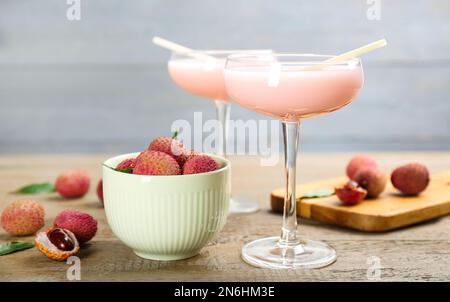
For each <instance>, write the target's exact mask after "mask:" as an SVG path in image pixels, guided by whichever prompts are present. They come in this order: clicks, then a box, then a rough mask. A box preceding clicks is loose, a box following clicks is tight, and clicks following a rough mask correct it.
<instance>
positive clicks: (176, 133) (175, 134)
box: [172, 130, 178, 139]
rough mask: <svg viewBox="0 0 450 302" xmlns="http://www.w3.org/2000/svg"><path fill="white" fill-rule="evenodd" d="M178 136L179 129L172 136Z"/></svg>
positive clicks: (175, 137)
mask: <svg viewBox="0 0 450 302" xmlns="http://www.w3.org/2000/svg"><path fill="white" fill-rule="evenodd" d="M177 136H178V130H177V131H175V132H174V133H173V134H172V138H173V139H177Z"/></svg>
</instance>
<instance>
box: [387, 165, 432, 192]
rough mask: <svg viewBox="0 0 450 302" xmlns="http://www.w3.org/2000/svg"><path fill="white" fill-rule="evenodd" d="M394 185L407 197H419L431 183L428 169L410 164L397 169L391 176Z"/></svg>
mask: <svg viewBox="0 0 450 302" xmlns="http://www.w3.org/2000/svg"><path fill="white" fill-rule="evenodd" d="M391 182H392V185H393V186H394V187H395V188H396V189H397V190H399V191H400V192H402V193H403V194H405V195H418V194H419V193H421V192H423V191H424V190H425V189H426V188H427V186H428V184H429V182H430V174H429V172H428V169H427V167H425V166H424V165H422V164H419V163H410V164H407V165H403V166H401V167H398V168H396V169H395V170H394V171H393V172H392V174H391Z"/></svg>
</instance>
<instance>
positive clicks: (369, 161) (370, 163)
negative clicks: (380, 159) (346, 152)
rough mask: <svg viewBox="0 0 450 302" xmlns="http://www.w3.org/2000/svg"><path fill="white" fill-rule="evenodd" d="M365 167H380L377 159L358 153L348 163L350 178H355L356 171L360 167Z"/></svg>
mask: <svg viewBox="0 0 450 302" xmlns="http://www.w3.org/2000/svg"><path fill="white" fill-rule="evenodd" d="M364 167H374V168H375V167H378V164H377V162H376V161H375V159H373V158H372V157H370V156H367V155H362V154H360V155H356V156H354V157H353V158H352V159H351V160H350V161H349V163H348V165H347V170H346V172H347V176H348V178H350V179H353V178H354V177H355V174H356V172H358V170H359V169H361V168H364Z"/></svg>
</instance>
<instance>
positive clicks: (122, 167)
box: [116, 158, 136, 170]
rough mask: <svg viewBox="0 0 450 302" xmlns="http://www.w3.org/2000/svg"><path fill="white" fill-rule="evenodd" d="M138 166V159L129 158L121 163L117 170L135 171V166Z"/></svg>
mask: <svg viewBox="0 0 450 302" xmlns="http://www.w3.org/2000/svg"><path fill="white" fill-rule="evenodd" d="M135 164H136V159H134V158H128V159H125V160H123V161H121V162H120V163H119V164H118V165H117V167H116V170H128V169H133V168H134V165H135Z"/></svg>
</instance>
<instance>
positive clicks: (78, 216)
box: [53, 210, 97, 244]
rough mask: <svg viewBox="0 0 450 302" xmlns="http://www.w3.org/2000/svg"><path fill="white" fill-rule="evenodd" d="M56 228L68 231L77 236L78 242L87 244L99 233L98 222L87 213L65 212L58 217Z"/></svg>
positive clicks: (55, 223) (55, 222)
mask: <svg viewBox="0 0 450 302" xmlns="http://www.w3.org/2000/svg"><path fill="white" fill-rule="evenodd" d="M53 224H54V226H55V227H56V228H62V229H67V230H69V231H71V232H72V233H74V234H75V237H77V240H78V242H79V243H80V244H81V243H86V242H88V241H89V240H91V239H92V238H93V237H94V236H95V234H96V233H97V220H95V219H94V217H92V216H91V215H89V214H87V213H83V212H80V211H78V210H64V211H62V212H61V213H59V214H58V216H56V218H55V221H54V223H53Z"/></svg>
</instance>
